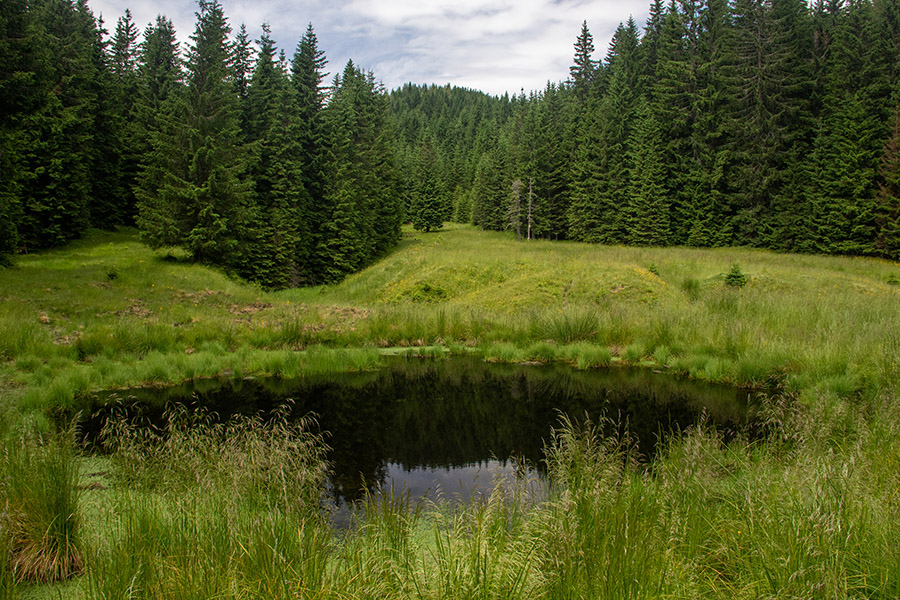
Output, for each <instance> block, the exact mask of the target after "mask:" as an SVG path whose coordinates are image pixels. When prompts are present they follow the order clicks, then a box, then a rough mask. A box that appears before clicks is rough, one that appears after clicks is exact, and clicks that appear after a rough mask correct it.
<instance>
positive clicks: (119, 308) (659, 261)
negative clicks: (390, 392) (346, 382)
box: [0, 227, 900, 598]
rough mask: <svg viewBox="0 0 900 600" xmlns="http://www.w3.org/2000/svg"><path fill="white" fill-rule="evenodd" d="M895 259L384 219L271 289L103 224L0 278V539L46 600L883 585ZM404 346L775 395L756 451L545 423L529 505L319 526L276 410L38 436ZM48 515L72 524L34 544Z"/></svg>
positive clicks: (377, 516)
mask: <svg viewBox="0 0 900 600" xmlns="http://www.w3.org/2000/svg"><path fill="white" fill-rule="evenodd" d="M734 265H739V269H740V271H741V272H742V273H743V274H744V275H745V276H746V278H747V280H746V283H745V284H744V285H743V286H741V287H737V286H732V285H729V284H728V281H727V274H728V273H729V271H731V270H732V268H733V266H734ZM898 278H900V266H898V265H897V264H894V263H889V262H885V261H878V260H868V259H853V258H840V257H816V256H796V255H779V254H775V253H771V252H763V251H755V250H747V249H722V250H696V249H635V248H624V247H597V246H588V245H583V244H574V243H549V242H528V243H516V242H515V241H514V240H513V239H512V238H511V237H509V236H506V235H502V234H495V233H485V232H480V231H477V230H475V229H473V228H468V227H452V228H448V229H447V230H445V231H442V232H439V233H433V234H413V233H412V232H407V234H406V237H405V238H404V240H403V242H402V244H401V246H400V248H399V249H398V250H397V251H395V252H394V253H393V254H391V255H390V256H388V257H386V258H385V259H384V260H382V261H380V262H378V263H377V264H375V265H374V266H372V267H371V268H369V269H368V270H366V271H364V272H362V273H360V274H357V275H355V276H353V277H351V278H349V279H348V280H346V281H345V282H343V283H341V284H340V285H336V286H331V287H320V288H309V289H299V290H287V291H282V292H277V293H269V292H266V291H264V290H260V289H258V288H254V287H252V286H247V285H244V284H241V283H239V282H236V281H233V280H230V279H228V278H227V277H225V276H224V275H222V274H221V273H218V272H216V271H214V270H211V269H208V268H205V267H202V266H197V265H192V264H189V263H187V262H184V261H183V260H182V259H181V257H180V256H179V255H178V254H177V253H176V254H174V255H167V254H165V253H154V252H151V251H149V250H147V249H146V248H144V247H143V246H141V245H140V244H139V243H138V242H137V240H136V236H135V235H134V233H133V232H130V231H124V232H119V233H113V234H109V233H104V234H100V233H98V234H95V235H92V236H90V237H89V238H88V239H86V240H84V241H81V242H79V243H77V244H75V245H74V246H72V247H69V248H66V249H63V250H57V251H51V252H47V253H44V254H40V255H33V256H23V257H20V258H19V259H18V260H17V266H16V268H14V269H8V270H3V271H0V399H2V412H0V419H2V422H3V423H5V431H6V435H5V438H6V439H7V442H6V443H7V444H8V446H7V448H8V449H7V451H6V453H5V454H4V460H3V463H2V464H0V467H2V472H0V485H2V492H3V493H2V498H3V499H4V505H3V506H0V548H2V547H3V546H4V545H5V546H6V548H7V555H8V556H10V557H14V558H15V557H19V556H21V555H22V548H23V547H24V545H27V543H32V542H27V540H33V539H38V541H39V542H40V544H43V545H44V547H50V548H63V549H64V552H63V553H62V555H61V556H62V559H61V560H60V562H59V563H58V564H61V565H63V566H64V567H65V568H67V569H69V571H71V572H72V573H73V574H75V575H76V578H75V580H74V583H72V584H68V587H65V588H60V589H63V590H65V591H64V592H60V593H64V595H71V596H73V597H83V598H121V597H129V598H171V597H185V598H195V597H196V598H208V597H228V598H245V597H246V598H250V597H260V596H262V597H274V598H277V597H322V598H326V597H341V598H349V597H360V598H361V597H376V596H377V597H397V598H405V597H421V598H438V597H445V598H447V597H449V598H453V597H459V598H463V597H467V598H474V597H483V598H493V597H498V598H499V597H507V598H517V597H521V598H526V597H528V598H533V597H545V598H577V597H586V596H603V597H623V598H625V597H629V598H631V597H634V598H637V597H660V596H666V597H684V598H688V597H698V596H712V597H723V598H724V597H741V598H743V597H746V598H757V597H762V596H765V597H885V598H888V597H896V596H897V595H898V593H900V589H898V582H900V555H898V553H897V551H896V549H895V548H894V545H895V544H894V543H893V541H894V540H896V539H897V538H898V534H900V530H898V529H900V521H898V519H897V517H896V508H897V503H898V501H900V497H898V494H897V490H898V489H900V479H898V473H900V436H898V428H900V414H898V413H900V403H898V402H897V401H896V399H895V398H896V394H897V380H898V375H900V373H898V365H897V356H898V350H900V324H898V323H897V321H896V319H895V315H896V312H897V307H898V303H900V286H897V285H895V282H896V281H897V280H898ZM410 348H415V349H418V350H419V351H421V352H423V353H426V354H439V353H442V352H447V351H449V352H470V353H471V352H474V353H481V354H482V355H483V356H484V357H485V358H488V359H500V360H510V361H515V360H540V361H547V360H564V361H568V362H570V363H572V364H573V365H574V366H576V367H579V368H592V367H603V366H607V365H615V364H620V363H625V364H644V365H647V366H648V367H649V366H652V367H653V368H656V369H667V370H670V371H672V372H674V373H681V374H686V375H690V376H692V377H696V378H700V379H707V380H711V381H719V382H730V383H736V384H740V385H760V386H762V385H766V386H771V385H776V386H780V388H781V389H783V390H784V391H785V392H786V396H784V397H781V398H777V399H773V401H772V402H771V405H770V406H768V407H766V415H767V420H766V431H767V437H766V439H765V440H764V441H763V442H753V443H751V442H749V441H741V440H738V441H736V442H734V443H732V444H730V445H727V446H726V445H724V444H723V443H722V442H721V441H720V438H719V436H718V435H717V434H716V432H715V431H711V430H710V429H709V428H707V427H704V426H702V424H701V425H699V426H698V428H697V429H696V430H695V431H694V432H692V433H691V434H690V435H687V436H684V437H683V438H681V439H678V440H673V441H672V442H671V444H670V447H668V448H667V449H666V451H665V452H664V453H663V455H662V456H661V457H660V459H659V460H658V461H657V462H656V463H655V464H654V466H653V468H652V469H651V470H650V471H647V470H646V469H644V468H643V467H638V466H636V465H635V464H634V463H633V461H631V460H630V459H629V445H628V443H627V441H624V440H608V439H602V438H599V437H598V436H597V435H596V432H590V431H576V430H574V429H572V428H564V429H562V430H561V431H560V434H559V436H558V437H557V440H556V443H555V445H554V446H553V447H552V448H551V450H550V452H549V453H548V465H549V469H550V471H551V472H553V473H555V480H556V481H558V482H559V486H558V487H557V488H556V492H555V495H554V497H553V498H552V499H551V501H550V502H548V503H546V504H542V505H537V506H534V505H530V504H529V502H528V500H527V499H526V498H525V497H524V496H521V495H516V494H515V493H513V492H500V491H498V493H497V494H496V495H495V496H494V497H493V498H492V499H491V501H490V502H487V503H480V504H479V503H476V504H473V505H471V506H468V507H462V508H458V509H456V510H455V511H453V510H450V509H448V508H447V507H439V506H435V507H430V506H428V507H422V509H421V510H419V511H418V512H413V513H407V512H406V511H405V510H404V507H402V506H390V505H381V506H378V507H374V508H373V509H372V511H371V514H370V515H369V516H368V518H367V520H366V525H365V526H364V527H361V528H360V529H359V530H358V531H357V532H355V533H352V534H345V535H343V536H341V535H336V534H334V533H333V532H331V530H330V529H328V528H327V526H325V525H324V524H323V522H322V519H321V515H320V514H319V513H318V512H317V511H316V510H311V509H310V508H309V507H310V506H312V504H313V502H311V501H309V500H307V501H305V502H304V503H301V504H302V506H299V505H298V504H297V502H293V501H290V500H289V499H288V498H289V497H290V498H298V497H305V498H307V499H308V498H309V494H310V493H314V492H315V490H317V489H319V487H320V480H319V479H316V478H317V477H320V476H321V470H320V469H319V468H318V467H316V465H319V464H320V463H318V462H317V460H318V459H317V457H319V454H317V453H318V452H319V450H320V449H321V447H320V445H319V442H317V441H315V440H310V439H309V438H308V437H305V435H304V433H303V432H302V431H298V430H294V429H291V428H290V427H287V425H285V426H284V427H281V428H280V429H279V428H275V429H267V428H264V427H261V425H260V424H258V423H257V424H252V423H245V424H244V427H245V429H244V430H242V431H238V432H229V433H228V434H227V435H226V433H225V432H223V431H208V430H206V429H204V428H200V429H199V430H197V431H196V433H189V434H188V433H186V434H185V435H184V436H182V437H181V438H178V439H180V440H181V441H180V442H178V441H177V440H176V442H173V444H175V445H172V446H169V447H161V448H160V447H155V446H153V442H152V441H148V440H141V439H137V438H135V436H134V434H133V432H129V431H128V430H127V428H126V429H123V430H121V431H119V432H118V433H117V435H116V437H115V439H116V440H118V442H119V450H118V454H116V455H114V456H113V458H112V459H110V462H109V463H105V464H104V465H102V466H101V467H98V468H96V469H94V470H93V471H92V470H91V469H85V468H82V470H81V475H80V479H79V478H77V477H76V478H75V479H74V480H73V479H72V477H71V471H70V470H66V469H67V468H69V467H66V465H68V464H69V463H67V462H66V460H68V459H67V458H66V457H69V459H70V458H71V457H72V456H73V455H72V450H71V449H67V448H68V446H66V445H65V444H64V443H63V442H62V441H60V440H58V439H56V438H55V437H53V436H52V435H50V433H51V432H52V426H51V422H52V415H53V414H54V413H55V412H56V413H58V412H59V410H60V409H63V412H68V411H71V410H77V408H78V407H79V406H80V403H81V399H82V398H83V397H84V395H85V394H86V393H88V392H90V391H91V390H95V389H102V388H111V387H127V386H133V385H165V384H169V383H173V382H177V381H181V380H183V379H189V378H196V377H214V376H228V377H242V376H245V375H251V374H271V375H276V376H285V377H289V376H292V375H296V374H299V373H305V372H313V371H315V372H333V371H342V370H352V369H365V368H371V367H374V366H377V365H378V364H379V361H380V356H381V353H382V352H384V351H391V352H396V351H405V350H406V349H410ZM192 431H193V430H192ZM39 434H43V435H42V436H40V435H39ZM35 436H38V437H35ZM191 436H209V437H208V438H203V439H199V441H198V439H195V438H193V437H191ZM177 443H182V444H183V446H177ZM263 447H273V448H280V449H281V450H279V452H280V453H274V454H273V458H271V460H268V459H266V456H265V453H264V452H260V451H259V449H260V448H263ZM201 448H203V449H204V450H203V451H200V450H199V449H201ZM52 457H57V459H52ZM60 457H61V458H60ZM222 457H225V458H224V459H223V460H219V459H220V458H222ZM51 459H52V460H51ZM151 459H152V460H151ZM54 460H55V462H54ZM28 461H32V462H30V463H29V462H28ZM298 461H299V462H298ZM29 464H32V465H43V466H40V469H39V470H41V472H43V473H45V474H46V476H47V477H56V478H57V480H59V481H62V483H60V484H59V485H57V486H56V488H58V489H59V490H60V492H59V494H60V496H59V497H58V498H56V500H57V501H58V502H57V503H56V504H55V505H54V506H55V508H50V509H47V510H48V511H49V512H47V511H44V509H43V508H41V505H39V504H36V503H35V502H32V501H30V500H29V498H34V497H35V493H33V492H31V491H29V489H28V486H26V485H24V484H23V483H22V481H23V476H22V473H24V472H25V471H26V470H28V469H29V468H30V467H27V465H29ZM82 464H84V461H83V460H82ZM23 465H26V466H23ZM53 465H56V466H53ZM285 465H294V466H297V465H304V466H303V468H299V467H298V468H295V469H289V470H288V471H290V473H291V474H292V475H291V477H295V478H300V479H291V480H286V479H285V478H284V475H285V473H287V471H285V470H284V466H285ZM36 468H37V467H36ZM97 472H103V473H108V474H107V475H104V476H103V478H108V480H107V479H103V483H102V484H98V481H97V477H96V473H97ZM67 474H68V475H67ZM66 477H68V479H66ZM59 478H62V479H59ZM276 484H277V486H276V487H272V486H274V485H276ZM79 486H81V487H79ZM292 486H293V487H292ZM298 486H299V487H298ZM79 490H80V491H82V492H83V494H81V495H79V494H77V493H76V492H78V491H79ZM236 490H239V491H240V494H237V493H236ZM310 490H313V492H310ZM303 494H306V496H303ZM238 498H240V500H238ZM73 507H74V508H73ZM42 511H44V512H42ZM54 511H55V512H54ZM47 514H49V515H50V517H49V520H50V522H54V523H60V522H62V523H69V524H71V525H72V526H71V528H70V529H65V528H64V529H62V530H61V531H60V532H58V533H59V534H58V535H54V536H50V537H47V538H45V537H42V536H43V533H44V532H46V531H49V530H50V528H49V527H47V526H45V525H41V523H45V524H46V523H47V519H48V517H47V516H46V515H47ZM54 515H55V517H54ZM70 518H71V520H70ZM60 519H62V521H60ZM35 532H38V533H40V535H37V536H35V535H34V534H35ZM23 540H26V541H23ZM26 542H27V543H26ZM40 544H38V543H37V542H34V543H32V546H34V547H38V546H40ZM45 554H46V553H44V554H41V556H44V555H45ZM126 559H127V560H128V561H131V562H129V563H128V564H124V563H123V562H122V561H123V560H126ZM66 560H68V561H69V562H66ZM23 573H24V571H23V570H22V567H20V566H19V563H16V562H15V561H14V560H13V561H7V562H5V563H3V564H0V588H2V589H3V590H4V591H3V594H8V595H7V596H3V595H2V594H0V598H2V597H15V596H13V594H16V593H23V594H24V595H25V597H29V596H30V595H32V594H34V593H38V594H40V593H44V592H47V593H50V594H55V593H56V592H57V591H58V589H57V588H48V587H38V588H34V587H32V586H31V585H30V584H28V582H27V581H34V580H40V577H39V576H37V575H35V574H31V575H28V576H24V575H23ZM17 577H18V578H22V577H24V579H25V580H27V581H23V582H21V583H19V584H16V583H14V580H15V579H16V578H17ZM52 597H55V596H52Z"/></svg>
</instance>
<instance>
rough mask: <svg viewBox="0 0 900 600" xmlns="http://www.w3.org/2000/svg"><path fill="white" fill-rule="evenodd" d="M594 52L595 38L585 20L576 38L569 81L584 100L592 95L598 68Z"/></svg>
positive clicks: (578, 96) (576, 94) (578, 95)
mask: <svg viewBox="0 0 900 600" xmlns="http://www.w3.org/2000/svg"><path fill="white" fill-rule="evenodd" d="M593 54H594V38H593V36H592V35H591V32H590V30H588V26H587V21H584V22H582V23H581V33H579V34H578V38H577V39H576V40H575V60H574V64H573V65H572V66H571V67H569V81H570V82H571V84H572V87H573V89H574V90H575V96H576V97H577V98H578V99H579V100H581V101H582V102H584V101H586V100H587V97H588V96H589V95H590V90H591V82H592V81H593V79H594V71H595V70H596V68H597V64H596V62H595V61H594V59H593V57H592V55H593Z"/></svg>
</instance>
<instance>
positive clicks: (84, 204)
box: [17, 0, 97, 248]
mask: <svg viewBox="0 0 900 600" xmlns="http://www.w3.org/2000/svg"><path fill="white" fill-rule="evenodd" d="M30 7H31V10H32V12H33V16H34V26H35V42H36V44H38V45H39V46H40V47H41V48H42V49H43V51H42V52H41V53H40V58H39V60H40V63H39V64H38V65H36V67H37V71H38V73H36V75H37V81H39V82H42V83H44V82H45V84H46V87H45V88H44V93H43V94H42V95H41V98H40V101H39V104H38V106H36V107H35V110H34V111H33V112H31V113H30V114H28V115H27V116H25V118H24V119H22V120H21V121H20V122H19V127H20V130H21V132H22V135H21V137H20V138H19V140H18V142H19V143H20V144H21V153H19V159H20V162H19V165H20V168H21V169H22V172H23V173H27V176H26V177H23V178H22V180H21V186H20V188H19V189H20V194H21V196H20V197H21V199H22V203H21V208H22V218H21V220H20V222H19V226H18V228H17V230H18V238H19V243H20V244H23V245H24V246H26V247H27V248H40V247H50V246H58V245H61V244H64V243H66V242H68V241H69V240H72V239H74V238H76V237H78V236H80V235H81V234H82V232H83V231H84V230H85V229H86V228H87V227H88V225H89V223H90V206H89V204H90V197H91V178H90V168H91V166H92V162H93V157H92V153H93V143H92V132H93V128H94V109H95V106H96V101H97V98H96V90H95V89H94V88H93V82H94V80H95V77H96V74H97V73H96V63H95V62H94V56H93V48H92V40H93V39H94V33H93V32H94V30H95V29H96V23H95V22H94V20H93V17H92V16H91V15H90V13H89V12H88V11H87V10H86V7H84V8H78V7H76V6H75V5H73V4H72V3H70V2H68V1H67V0H37V1H36V2H34V3H32V4H31V5H30ZM60 56H65V57H66V60H65V61H60V60H57V58H58V57H60Z"/></svg>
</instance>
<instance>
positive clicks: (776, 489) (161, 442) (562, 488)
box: [84, 400, 900, 599]
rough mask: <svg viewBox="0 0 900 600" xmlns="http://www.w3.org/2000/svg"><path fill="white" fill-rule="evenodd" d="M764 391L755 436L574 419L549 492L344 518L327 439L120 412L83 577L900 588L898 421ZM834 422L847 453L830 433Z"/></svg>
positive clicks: (258, 586) (271, 588) (250, 424)
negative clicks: (145, 427) (113, 489)
mask: <svg viewBox="0 0 900 600" xmlns="http://www.w3.org/2000/svg"><path fill="white" fill-rule="evenodd" d="M891 406H892V404H891V403H889V402H887V401H886V402H885V403H883V404H882V405H880V406H879V408H878V409H877V410H893V409H892V408H890V407H891ZM766 410H767V411H769V413H770V416H769V420H768V423H769V426H768V428H767V431H769V432H770V434H769V436H768V437H767V438H766V439H765V440H764V441H762V442H749V441H744V440H740V439H738V440H737V441H735V442H732V443H730V444H725V443H724V442H723V441H722V437H721V436H720V435H719V433H718V432H716V431H715V430H714V429H712V428H710V427H709V426H708V425H707V424H705V423H704V422H700V423H698V425H697V426H696V427H694V428H692V429H691V430H690V431H688V432H686V433H685V435H683V436H680V437H678V436H673V437H671V438H670V439H669V441H668V442H667V443H666V444H665V445H664V449H663V450H662V451H661V455H660V456H659V458H658V459H657V461H656V462H655V463H654V464H653V465H652V466H649V467H648V466H647V465H644V464H642V463H640V462H639V461H638V460H637V458H636V457H637V454H636V452H635V448H634V446H633V444H632V443H631V442H630V441H629V438H628V436H627V434H619V435H614V436H604V435H602V434H601V433H600V428H599V427H596V426H594V425H592V424H590V423H589V422H586V423H576V422H574V421H572V420H569V419H567V418H563V420H562V421H561V423H560V426H559V428H558V429H557V430H556V431H555V432H554V434H553V437H552V439H551V441H550V443H549V444H548V447H547V450H546V461H547V471H548V473H549V477H550V480H551V482H552V483H551V493H550V495H549V497H547V498H541V497H536V496H534V495H530V494H528V493H526V491H525V490H526V488H527V482H519V485H513V486H512V487H509V486H503V485H498V486H497V487H496V488H495V490H494V492H493V493H492V494H491V495H490V496H488V497H486V498H484V497H483V498H480V499H473V500H472V501H470V502H468V503H462V504H459V503H454V504H442V503H440V502H437V503H419V504H417V505H414V506H411V505H410V502H409V499H408V496H405V495H404V494H402V493H399V494H394V493H390V494H388V493H385V494H383V495H375V496H371V497H370V498H369V499H368V501H367V503H366V504H365V505H364V507H363V509H362V510H361V511H360V512H359V513H358V514H357V519H358V521H357V523H356V525H355V526H353V527H351V528H350V529H347V530H342V531H335V530H333V529H331V528H330V527H329V526H328V525H327V513H326V512H323V509H322V508H321V507H320V505H319V504H318V503H317V502H316V500H315V499H316V498H317V497H318V494H320V493H321V492H322V490H323V489H324V488H323V487H322V486H323V479H322V477H323V473H324V470H323V469H324V465H323V463H322V462H321V458H322V456H321V451H322V446H321V440H320V439H317V438H315V437H314V436H312V437H311V436H310V435H309V434H308V433H305V430H304V429H303V425H302V424H301V426H299V427H295V426H291V425H289V424H288V423H287V422H286V421H285V420H283V418H282V417H281V416H277V415H276V416H275V418H274V419H273V421H272V422H270V423H266V422H265V421H264V420H260V419H251V420H249V421H241V422H239V424H236V425H235V426H233V427H229V426H227V425H220V424H214V423H207V421H208V417H207V416H206V415H204V414H203V413H191V414H186V413H173V414H172V420H174V421H175V423H173V424H171V425H169V426H167V427H166V428H165V431H166V432H167V433H166V436H163V437H165V438H166V439H158V438H157V437H154V436H158V435H159V432H157V433H154V434H143V433H139V431H138V429H137V428H133V427H132V425H127V422H125V423H121V422H120V423H119V424H118V425H116V426H114V427H112V428H111V429H110V431H109V434H110V435H111V436H113V439H119V440H122V443H121V444H119V445H118V446H117V447H118V450H117V454H116V455H115V456H114V458H113V464H114V466H115V469H114V472H115V473H116V476H115V480H116V481H118V482H119V487H118V490H119V491H118V492H117V493H116V495H115V496H114V507H115V510H113V511H112V512H110V516H109V519H110V522H109V524H108V528H107V529H104V532H103V534H102V535H100V536H99V537H98V539H97V541H96V543H95V544H93V545H92V548H91V550H90V552H89V554H88V561H87V577H86V583H85V586H84V589H85V595H86V597H88V598H173V597H175V598H211V597H216V598H257V597H265V598H296V597H304V598H373V597H378V598H428V599H432V598H433V599H439V598H440V599H448V598H449V599H453V598H587V597H603V598H607V597H610V598H658V597H670V598H696V597H711V598H729V599H730V598H759V597H838V598H844V597H847V598H849V597H875V598H890V597H895V596H896V595H897V594H898V593H900V581H898V579H897V577H896V573H897V572H898V571H897V569H898V568H900V551H898V550H897V548H896V544H895V540H896V539H897V538H896V536H897V535H898V534H900V525H898V524H897V522H896V519H894V517H893V511H894V510H895V505H896V499H895V497H894V496H895V489H894V488H895V486H896V468H897V467H898V466H900V444H898V442H897V439H898V437H897V436H896V433H897V431H896V429H895V428H885V427H883V426H879V427H874V428H873V427H871V426H869V425H868V424H867V423H866V422H865V421H864V420H860V419H859V418H858V417H857V418H856V419H854V417H852V416H851V415H849V414H846V415H832V416H829V417H826V416H824V415H823V414H809V413H807V412H805V411H804V410H802V409H799V408H798V407H797V406H796V405H794V404H792V403H790V402H785V401H783V400H781V401H777V402H774V403H773V404H772V405H771V406H770V407H769V408H767V409H766ZM851 422H852V423H853V426H851V427H848V426H849V425H850V423H851ZM823 424H826V425H827V426H826V427H824V428H823V427H822V425H823ZM188 425H190V426H188ZM848 430H851V431H852V432H853V433H852V434H851V435H849V437H848V436H847V435H846V432H847V431H848ZM780 432H792V433H791V435H790V436H789V437H784V436H783V435H782V433H780ZM839 440H840V441H841V442H842V443H844V444H845V448H846V450H847V452H848V456H850V457H851V460H850V461H849V462H847V461H846V460H845V458H844V457H841V456H838V455H835V454H832V455H830V456H828V455H823V453H822V452H821V445H823V444H825V445H830V444H833V443H834V442H836V441H839ZM198 445H199V446H202V447H203V448H202V449H200V448H198ZM874 447H879V448H882V449H883V450H884V452H883V458H879V459H877V460H876V459H875V458H874V455H873V454H871V449H872V448H874ZM270 448H271V449H272V454H271V455H269V454H268V453H267V452H266V451H264V450H267V449H270ZM148 457H149V458H148ZM882 463H883V464H882ZM285 464H290V465H293V467H292V468H290V469H286V470H282V468H281V466H282V465H285ZM135 465H137V466H135Z"/></svg>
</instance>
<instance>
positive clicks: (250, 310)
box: [228, 302, 272, 316]
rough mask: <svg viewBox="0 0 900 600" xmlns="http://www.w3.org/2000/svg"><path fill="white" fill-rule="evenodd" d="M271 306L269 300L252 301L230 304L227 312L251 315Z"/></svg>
mask: <svg viewBox="0 0 900 600" xmlns="http://www.w3.org/2000/svg"><path fill="white" fill-rule="evenodd" d="M268 308H272V303H271V302H254V303H253V304H232V305H231V306H230V307H229V308H228V312H230V313H231V314H233V315H238V316H251V315H255V314H256V313H258V312H261V311H264V310H266V309H268Z"/></svg>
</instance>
